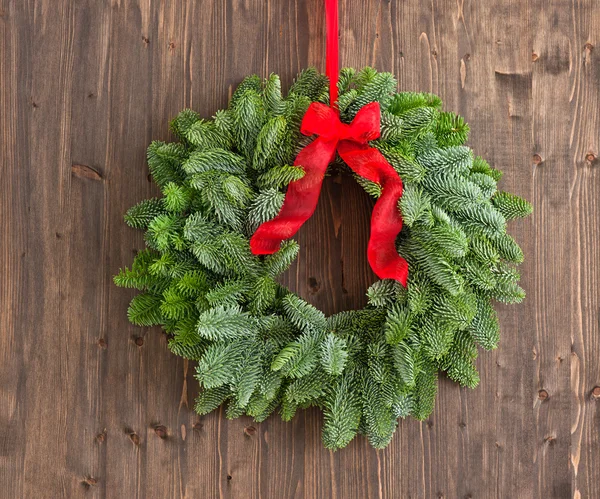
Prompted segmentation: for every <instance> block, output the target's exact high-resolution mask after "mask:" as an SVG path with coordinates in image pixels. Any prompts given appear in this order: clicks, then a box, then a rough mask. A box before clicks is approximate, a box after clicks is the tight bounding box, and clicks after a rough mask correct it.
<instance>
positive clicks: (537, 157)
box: [532, 154, 544, 165]
mask: <svg viewBox="0 0 600 499" xmlns="http://www.w3.org/2000/svg"><path fill="white" fill-rule="evenodd" d="M532 160H533V164H534V165H540V164H542V163H543V162H544V160H543V159H542V157H541V156H540V155H539V154H534V155H533V158H532Z"/></svg>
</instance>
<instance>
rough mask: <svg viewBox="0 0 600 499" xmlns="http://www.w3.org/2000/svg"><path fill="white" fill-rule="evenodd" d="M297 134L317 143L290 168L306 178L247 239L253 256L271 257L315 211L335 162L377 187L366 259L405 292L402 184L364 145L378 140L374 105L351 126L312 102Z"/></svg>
mask: <svg viewBox="0 0 600 499" xmlns="http://www.w3.org/2000/svg"><path fill="white" fill-rule="evenodd" d="M300 131H301V132H302V133H303V134H304V135H317V136H318V137H317V138H316V139H315V140H314V141H313V142H311V143H310V144H309V145H307V146H306V147H305V148H304V149H302V150H301V151H300V153H299V154H298V156H297V157H296V160H295V161H294V165H296V166H302V167H303V168H304V170H305V172H306V173H305V175H304V177H302V178H301V179H299V180H296V181H294V182H292V183H290V185H289V187H288V191H287V193H286V196H285V200H284V203H283V206H282V208H281V211H280V212H279V214H278V215H277V216H276V217H275V218H274V219H273V220H270V221H268V222H265V223H263V224H262V225H261V226H260V227H259V228H258V229H257V231H256V232H255V233H254V235H253V236H252V238H251V239H250V248H251V250H252V253H254V254H255V255H267V254H272V253H275V252H276V251H277V250H278V249H279V247H280V245H281V242H282V241H284V240H285V239H289V238H290V237H292V236H293V235H294V234H295V233H296V232H297V231H298V230H299V229H300V227H301V226H302V224H303V223H304V222H306V220H308V219H309V218H310V217H311V216H312V214H313V213H314V211H315V208H316V206H317V201H318V199H319V194H320V191H321V184H322V182H323V177H324V176H325V171H326V170H327V166H328V165H329V163H331V162H332V161H333V159H334V157H335V152H336V150H337V152H338V154H339V155H340V157H341V158H342V159H343V160H344V161H345V162H346V164H347V165H348V166H349V167H350V168H351V169H352V170H353V171H354V172H355V173H356V174H357V175H359V176H361V177H363V178H366V179H368V180H371V181H372V182H376V183H378V184H379V185H381V187H382V194H381V197H380V198H379V199H378V200H377V202H376V203H375V207H374V208H373V214H372V216H371V236H370V239H369V245H368V249H367V257H368V260H369V264H370V265H371V268H372V269H373V271H374V272H375V274H377V276H378V277H379V278H380V279H395V280H397V281H399V282H400V283H402V285H403V286H406V280H407V278H408V263H407V262H406V260H405V259H404V258H402V257H401V256H400V255H398V252H397V250H396V236H397V235H398V234H399V233H400V230H401V229H402V217H401V216H400V212H399V210H398V200H399V199H400V197H401V196H402V180H400V177H399V176H398V173H397V172H396V170H394V168H392V166H391V165H390V164H389V163H388V162H387V161H386V159H385V158H384V157H383V155H382V154H381V153H380V152H379V151H378V150H377V149H375V148H373V147H370V146H369V145H368V142H369V141H370V140H374V139H377V138H378V137H379V135H380V110H379V103H377V102H372V103H370V104H367V105H366V106H364V107H362V108H361V109H360V110H359V111H358V113H357V114H356V117H355V118H354V120H353V121H352V123H350V124H349V125H348V124H345V123H342V122H341V121H340V118H339V115H338V113H337V111H336V110H334V109H332V108H330V107H328V106H326V105H325V104H320V103H318V102H313V103H312V104H311V105H310V106H309V108H308V110H307V111H306V114H305V115H304V118H303V119H302V125H301V127H300Z"/></svg>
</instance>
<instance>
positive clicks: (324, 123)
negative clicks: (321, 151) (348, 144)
mask: <svg viewBox="0 0 600 499" xmlns="http://www.w3.org/2000/svg"><path fill="white" fill-rule="evenodd" d="M340 124H341V122H340V118H339V116H338V114H337V112H336V111H335V110H334V109H332V108H331V107H329V106H326V105H325V104H322V103H320V102H313V103H311V105H310V106H308V109H307V110H306V113H305V114H304V118H302V124H301V125H300V132H301V133H302V134H303V135H309V136H310V135H318V136H319V137H321V138H323V139H325V140H331V139H337V138H338V133H339V125H340Z"/></svg>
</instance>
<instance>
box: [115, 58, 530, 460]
mask: <svg viewBox="0 0 600 499" xmlns="http://www.w3.org/2000/svg"><path fill="white" fill-rule="evenodd" d="M338 88H339V91H340V95H339V100H338V108H339V110H340V113H341V118H342V120H343V121H345V122H348V121H350V120H351V119H352V118H353V117H354V116H355V115H356V113H357V112H358V111H359V110H360V108H361V107H362V106H364V105H365V104H367V103H370V102H379V104H380V106H381V137H380V138H379V139H378V140H375V141H372V142H371V146H373V147H375V148H377V149H378V150H379V151H380V152H381V153H382V154H383V155H384V157H385V158H386V159H387V161H388V162H389V163H390V165H391V166H392V167H393V168H394V169H395V170H396V172H397V173H398V174H399V175H400V177H401V178H402V182H403V185H404V192H403V196H402V198H401V200H400V202H399V203H398V209H399V210H400V212H401V214H402V217H403V221H404V228H403V230H402V232H401V234H400V235H399V237H398V239H397V249H398V252H399V254H401V255H402V256H403V257H404V258H406V259H407V261H408V262H409V279H408V284H407V287H406V288H404V287H403V286H402V285H401V284H400V283H398V282H396V281H392V280H387V279H386V280H380V281H377V282H375V283H374V284H373V285H372V286H370V287H369V289H368V290H367V298H368V305H367V307H365V308H364V309H363V310H354V311H347V312H341V313H339V314H336V315H333V316H331V317H328V318H326V317H325V315H324V314H323V313H322V312H321V311H320V310H319V309H318V308H316V307H314V306H313V305H311V304H309V303H307V302H306V301H304V300H303V299H301V298H300V297H299V296H297V295H296V294H294V293H291V292H290V291H289V290H287V289H286V288H285V287H283V286H282V285H281V284H280V283H279V277H280V275H281V274H282V273H283V272H285V271H286V270H287V269H288V268H289V267H290V266H291V265H292V263H293V261H294V259H295V258H296V256H297V255H298V252H299V246H298V244H297V243H295V242H294V241H286V242H284V243H283V244H282V245H281V249H280V250H279V251H278V252H276V253H274V254H273V255H268V256H255V255H252V254H251V252H250V247H249V238H250V237H251V235H252V233H253V232H254V230H255V229H256V228H257V227H258V225H259V224H261V223H263V222H265V221H267V220H270V219H272V218H273V217H275V216H276V215H277V213H278V212H279V210H280V209H281V206H282V204H283V200H284V196H285V191H286V189H287V188H288V185H289V184H290V183H291V182H294V181H297V180H299V179H301V178H302V177H303V176H304V174H305V172H304V169H303V167H302V166H295V165H294V160H295V157H296V155H297V153H298V152H299V150H300V149H302V147H304V146H305V145H306V144H308V143H309V141H310V140H311V139H310V138H307V137H305V136H303V135H302V134H301V133H300V130H299V128H300V123H301V120H302V117H303V116H304V113H305V111H306V109H307V107H308V106H309V104H310V103H311V102H315V101H319V102H324V103H328V102H329V95H328V81H327V78H326V77H325V76H324V75H322V74H320V73H319V72H318V71H316V70H315V69H308V70H306V71H304V72H303V73H301V74H300V75H299V77H298V79H297V80H296V81H295V83H294V84H293V85H292V87H291V88H290V90H289V92H288V93H287V95H286V94H285V93H283V92H282V90H281V82H280V80H279V78H278V77H277V75H270V76H269V77H268V78H267V79H265V80H262V79H261V78H259V77H258V76H250V77H248V78H246V79H244V80H243V81H242V82H241V83H240V84H239V86H238V88H237V89H236V90H235V91H234V93H233V96H232V98H231V102H230V105H229V107H228V108H227V109H225V110H221V111H218V112H217V113H216V114H215V116H214V118H212V119H202V118H201V117H200V115H199V114H198V113H196V112H194V111H192V110H184V111H182V112H181V113H180V114H179V115H178V116H176V117H175V118H174V119H173V120H172V121H171V130H172V132H173V133H174V134H175V135H176V137H177V138H178V140H179V141H178V142H173V143H164V142H159V141H155V142H152V144H151V145H150V147H149V148H148V166H149V170H150V173H151V175H152V177H153V179H154V180H155V182H156V183H157V184H158V187H159V188H160V191H161V193H162V197H160V198H153V199H147V200H144V201H141V202H140V203H138V204H137V205H136V206H134V207H132V208H130V209H129V210H128V212H127V214H126V215H125V221H126V222H127V224H128V225H130V226H131V227H133V228H136V229H142V230H144V231H145V241H146V245H147V246H148V247H147V248H146V249H144V250H142V251H140V252H139V253H138V254H137V256H136V257H135V259H134V260H133V263H132V265H131V268H124V269H121V270H120V271H119V273H118V274H117V275H116V276H115V277H114V281H115V283H116V284H117V285H118V286H121V287H125V288H132V289H137V290H139V291H140V294H138V295H137V296H136V297H135V298H133V300H132V301H131V304H130V306H129V309H128V316H129V319H130V321H131V322H132V323H134V324H137V325H140V326H145V327H148V326H154V325H160V326H162V327H163V329H164V330H165V332H166V333H167V334H168V335H169V349H170V350H171V351H172V352H173V353H175V354H176V355H179V356H182V357H184V358H186V359H190V360H192V361H194V362H196V363H197V365H196V378H197V379H198V381H199V383H200V385H201V392H200V395H199V396H198V398H197V400H196V406H195V409H196V411H197V412H198V413H200V414H206V413H208V412H210V411H212V410H214V409H216V408H217V407H219V406H220V405H221V404H223V403H225V402H226V403H227V411H226V414H227V417H238V416H241V415H242V414H246V415H249V416H251V417H253V418H255V420H257V421H262V420H264V419H265V418H266V417H268V416H269V415H270V414H271V413H273V412H274V411H276V410H279V412H280V414H281V416H282V418H283V419H285V420H289V419H290V418H292V417H293V415H294V414H295V413H296V412H297V411H298V409H302V408H306V407H309V406H311V405H313V406H318V407H320V408H321V409H322V410H323V414H324V425H323V442H324V444H325V446H326V447H328V448H330V449H339V448H342V447H344V446H346V445H347V444H348V443H349V442H350V441H351V440H352V439H353V438H354V437H355V435H357V434H358V433H362V434H365V435H366V436H367V438H368V439H369V442H370V443H371V444H372V445H373V446H374V447H377V448H381V447H384V446H386V445H387V444H388V443H389V441H390V439H391V438H392V435H393V433H394V431H395V429H396V426H397V418H398V417H406V416H408V415H412V416H413V417H415V418H417V419H425V418H427V417H428V416H429V414H430V413H431V411H432V410H433V407H434V403H435V395H436V391H437V377H438V372H439V371H444V372H446V374H447V375H448V377H449V378H451V379H453V380H455V381H456V382H458V383H460V384H461V385H463V386H468V387H474V386H475V385H476V384H477V383H478V381H479V376H478V374H477V370H476V367H475V360H476V357H477V353H478V348H483V349H486V350H489V349H493V348H496V347H497V345H498V342H499V338H500V335H499V331H500V329H499V325H498V318H497V314H496V312H495V311H494V308H493V302H494V301H500V302H503V303H518V302H520V301H521V300H523V298H524V291H523V289H522V288H521V287H520V286H519V284H518V281H519V273H518V272H517V270H516V267H515V266H516V264H518V263H520V262H522V260H523V252H522V251H521V249H520V247H519V245H518V244H517V242H516V241H515V240H514V239H513V238H512V237H511V236H510V235H508V233H507V232H506V222H507V221H509V220H512V219H515V218H519V217H524V216H527V215H529V214H530V213H531V211H532V207H531V205H530V204H529V203H528V202H527V201H525V200H523V199H522V198H520V197H518V196H515V195H513V194H510V193H507V192H503V191H498V188H497V183H498V181H499V180H500V177H501V172H500V171H499V170H497V169H495V168H492V167H491V166H490V165H489V164H488V163H487V162H486V161H485V160H483V159H482V158H480V157H477V156H474V155H473V152H472V151H471V149H469V148H468V147H467V146H465V145H464V143H465V141H466V140H467V137H468V133H469V127H468V125H467V124H466V123H465V121H464V120H463V118H462V117H460V116H457V115H455V114H453V113H451V112H445V111H442V103H441V101H440V99H439V98H438V97H437V96H435V95H432V94H425V93H413V92H402V93H397V92H396V80H395V78H394V76H393V75H391V74H389V73H379V72H377V71H376V70H374V69H373V68H365V69H363V70H361V71H355V70H353V69H350V68H346V69H343V70H342V71H341V74H340V79H339V83H338ZM357 181H358V182H359V183H360V185H361V186H363V188H364V189H365V190H366V191H367V192H368V193H369V194H370V195H372V196H373V197H378V196H380V195H381V192H382V191H381V189H382V188H381V186H380V185H378V184H376V183H373V182H369V181H365V180H364V179H359V178H357Z"/></svg>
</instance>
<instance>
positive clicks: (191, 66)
mask: <svg viewBox="0 0 600 499" xmlns="http://www.w3.org/2000/svg"><path fill="white" fill-rule="evenodd" d="M322 4H323V2H322V0H243V1H242V0H187V1H186V0H171V1H168V2H163V1H158V0H110V1H109V0H0V134H1V135H0V137H1V142H0V144H1V149H0V153H1V156H0V157H1V164H0V168H1V169H0V258H1V260H0V496H1V497H3V498H7V499H13V498H16V499H19V498H34V497H35V498H52V499H54V498H59V497H66V498H76V497H90V498H92V497H99V498H100V497H102V498H104V497H109V498H127V499H129V498H143V499H147V498H161V499H162V498H170V497H186V498H192V497H193V498H213V497H215V498H216V497H228V498H229V497H231V498H292V497H294V498H329V497H331V498H343V499H346V498H352V499H353V498H357V499H362V498H409V497H410V498H417V497H418V498H420V497H423V498H438V497H439V498H442V497H443V498H482V497H499V498H510V499H513V498H519V499H521V498H531V497H539V498H545V499H547V498H567V497H574V498H598V497H600V472H599V469H600V445H599V444H600V436H599V431H600V388H597V387H598V386H599V385H600V362H599V357H600V331H599V315H600V265H599V264H598V262H599V261H600V201H599V196H598V193H599V192H600V160H599V159H597V158H598V155H599V153H600V151H599V149H600V132H599V130H600V27H599V26H600V0H571V1H567V0H480V1H475V0H466V1H465V0H432V1H430V2H422V1H420V0H404V1H398V0H340V25H341V36H340V47H341V57H342V61H343V63H344V64H345V65H353V66H357V67H362V66H364V65H367V64H368V65H374V66H376V67H377V68H379V69H381V70H388V71H393V72H394V73H395V74H396V75H397V77H398V81H399V87H400V88H401V89H403V90H421V91H430V92H435V93H438V94H439V95H441V97H442V98H443V100H444V102H445V106H446V108H447V109H449V110H453V111H456V112H459V113H461V114H462V115H464V116H465V117H466V118H467V120H468V121H469V122H470V124H471V127H472V133H471V139H470V144H471V145H472V147H473V148H474V149H475V150H476V152H477V153H478V154H481V155H483V156H485V157H486V158H488V159H489V161H490V163H492V164H493V165H495V166H497V167H500V168H501V169H503V170H504V171H505V172H506V174H505V177H504V180H503V186H504V188H506V189H509V190H511V191H514V192H517V193H518V194H521V195H523V196H525V197H526V198H527V199H529V200H531V201H532V202H533V203H534V205H535V214H534V215H533V216H532V217H530V218H529V219H527V220H525V221H520V222H516V223H514V224H513V225H512V228H511V232H512V233H513V234H514V235H515V237H516V239H517V240H518V241H519V243H520V244H521V245H522V246H523V248H524V250H525V254H526V257H527V260H526V263H525V265H523V268H522V273H523V284H524V287H525V288H526V290H527V292H528V298H527V301H526V302H525V303H524V304H523V305H521V306H512V307H499V309H498V310H499V313H500V317H501V324H502V330H503V335H502V342H501V347H500V348H499V349H498V350H497V351H495V352H493V353H486V354H483V355H482V356H481V357H480V359H479V361H478V365H479V368H480V371H481V384H480V386H479V387H478V388H477V389H476V390H473V391H471V390H466V389H460V388H458V387H457V386H456V385H454V384H453V383H450V382H448V381H447V380H442V382H441V384H440V393H439V397H438V399H437V403H436V409H435V412H434V414H433V415H432V416H431V417H430V418H429V419H428V420H427V421H425V422H423V423H419V422H416V421H412V420H407V421H403V422H402V423H401V424H400V426H399V429H398V431H397V433H396V436H395V437H394V440H393V442H392V443H391V445H390V446H389V447H388V448H387V449H385V450H382V451H378V452H377V451H375V450H373V449H371V448H370V447H369V446H368V444H367V442H366V441H365V440H364V439H363V438H357V439H356V440H355V441H354V442H352V444H351V445H350V446H349V447H348V448H347V449H345V450H342V451H340V452H337V453H330V452H328V451H326V450H324V449H323V448H322V446H321V443H320V430H321V421H320V414H319V413H318V411H314V410H310V411H307V412H305V413H302V414H299V415H298V416H297V417H296V418H295V419H294V421H293V422H292V423H283V422H281V421H280V420H278V419H277V418H272V419H270V420H268V421H267V422H264V423H262V424H255V423H252V422H251V421H250V420H249V419H240V420H236V421H228V420H226V419H225V418H224V414H223V412H222V411H217V412H216V413H214V414H211V415H210V416H207V417H198V416H196V415H194V413H193V411H192V410H191V406H192V401H193V398H194V397H195V395H196V394H197V392H198V386H197V383H196V382H195V381H194V379H193V372H194V367H193V366H192V365H189V364H188V363H186V362H184V361H182V360H180V359H178V358H176V357H174V356H173V355H171V354H170V353H169V352H168V351H167V348H166V340H165V337H164V335H162V334H161V333H160V332H159V331H158V330H156V329H140V328H136V327H133V326H130V325H129V324H128V322H127V318H126V308H127V304H128V301H129V300H130V299H131V297H132V293H131V292H130V291H128V290H122V289H117V288H115V287H114V286H113V284H112V280H111V278H112V275H113V274H114V273H115V272H117V270H118V269H119V267H120V266H122V265H125V264H129V263H130V261H131V259H132V257H133V254H134V253H135V251H136V250H137V249H139V248H141V247H142V244H143V241H142V234H141V233H138V232H135V231H133V230H130V229H129V228H127V227H126V226H125V225H124V223H123V222H122V215H123V212H124V211H125V210H126V208H128V207H129V206H131V205H133V204H135V203H136V202H138V201H139V200H141V199H144V198H146V197H149V196H150V195H152V194H153V193H155V192H156V191H155V188H154V187H153V186H152V185H151V184H150V183H149V182H148V180H147V174H148V172H147V167H146V166H145V161H144V158H145V148H146V146H147V145H148V143H149V142H150V140H151V139H164V140H168V139H169V138H170V134H169V131H168V126H167V122H168V120H169V119H170V118H171V117H173V116H174V115H175V114H176V113H177V112H178V111H179V110H180V109H182V108H184V107H188V106H189V107H193V108H194V109H196V110H198V111H199V112H200V113H202V114H203V115H206V116H210V115H212V113H214V112H215V111H216V110H217V109H219V108H221V107H224V106H225V105H226V104H227V100H228V95H229V94H230V93H231V90H232V87H233V86H234V85H235V84H236V83H238V82H239V81H240V80H241V78H242V77H243V76H245V75H247V74H249V73H252V72H256V73H258V74H260V75H262V76H266V75H268V74H269V73H270V72H277V73H279V74H281V75H282V79H283V81H284V83H285V84H286V85H289V83H290V82H291V80H292V78H293V77H294V75H295V74H296V73H297V72H298V71H299V70H300V69H302V68H304V67H306V66H308V65H316V66H317V67H319V68H322V69H323V68H324V23H323V5H322ZM371 206H372V203H371V201H370V200H369V199H368V198H367V197H366V195H365V194H364V193H363V192H362V191H361V189H360V188H358V187H357V186H356V185H355V183H354V181H353V180H352V179H351V178H345V177H344V178H342V177H337V176H333V177H330V178H328V180H327V182H326V187H325V189H324V192H323V195H322V198H321V201H320V205H319V208H318V212H317V214H316V215H315V216H314V218H313V219H312V220H311V221H310V222H309V223H308V224H307V226H306V227H305V228H304V229H303V230H302V232H301V233H300V235H299V241H300V243H301V244H302V252H301V256H300V259H299V261H298V263H297V265H295V266H294V268H293V269H292V270H291V271H290V272H289V273H288V274H287V277H286V280H285V281H286V283H287V284H289V285H290V286H291V287H292V288H293V289H295V290H297V291H299V292H300V293H301V294H302V295H303V296H305V297H306V298H307V299H308V300H309V301H311V302H312V303H314V304H315V305H318V306H320V307H321V308H322V309H323V310H324V311H326V312H328V313H332V312H334V311H339V310H345V309H350V308H354V307H360V306H363V305H364V303H365V298H364V291H365V289H366V287H367V285H368V284H369V283H370V282H371V281H372V280H373V275H372V274H371V272H370V270H369V269H368V266H367V263H366V259H365V247H366V238H367V233H368V223H369V212H370V209H371ZM595 387H596V388H595Z"/></svg>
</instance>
